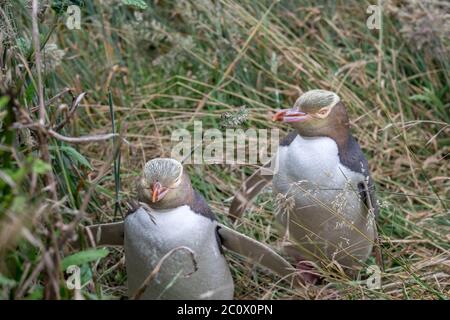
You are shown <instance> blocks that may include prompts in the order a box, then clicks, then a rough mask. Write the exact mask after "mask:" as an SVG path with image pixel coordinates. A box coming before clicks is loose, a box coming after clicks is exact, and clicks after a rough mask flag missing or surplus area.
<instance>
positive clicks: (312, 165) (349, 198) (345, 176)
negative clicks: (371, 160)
mask: <svg viewBox="0 0 450 320" xmlns="http://www.w3.org/2000/svg"><path fill="white" fill-rule="evenodd" d="M273 120H275V121H281V122H285V123H288V124H290V125H291V126H292V127H293V129H294V130H293V131H292V132H291V133H290V134H289V135H288V136H287V137H286V138H285V139H283V140H282V141H281V142H280V145H279V149H278V151H277V154H276V155H275V157H274V158H273V160H272V161H276V162H277V165H274V164H273V163H271V164H270V163H269V164H267V165H266V166H265V167H263V168H260V169H259V170H258V171H257V172H255V173H254V174H253V175H252V176H251V177H250V178H248V179H247V181H246V182H244V183H243V185H242V187H241V188H240V190H239V191H238V192H237V194H236V195H235V197H234V199H233V201H232V204H231V207H230V212H229V214H230V216H231V218H232V219H233V220H234V219H237V218H240V217H241V216H242V214H243V212H244V211H245V209H246V207H247V206H248V204H249V203H250V202H251V201H252V199H253V198H254V197H256V195H257V194H258V192H259V191H261V190H262V189H263V188H264V187H265V186H266V185H267V184H268V183H269V182H271V181H272V180H273V181H272V182H273V185H272V189H273V195H274V200H275V201H276V206H275V207H276V208H277V210H275V212H274V214H275V218H276V221H277V225H278V226H279V227H280V229H281V231H282V233H283V235H285V236H286V237H287V238H288V240H289V241H288V242H287V244H286V247H285V250H286V252H288V253H289V254H290V255H291V256H292V257H293V258H295V260H296V262H297V263H298V265H299V266H300V267H301V266H302V265H303V262H304V261H305V260H306V261H311V262H314V263H316V264H321V265H322V266H327V265H330V263H331V262H338V263H339V264H340V265H341V266H342V267H343V268H344V269H345V270H346V271H347V272H348V273H349V274H353V273H354V272H355V271H356V270H358V269H359V268H360V267H361V266H363V265H364V263H365V261H366V260H367V258H368V257H369V255H370V254H371V252H372V247H373V245H374V242H375V239H376V224H375V217H376V216H377V214H378V208H377V205H376V200H375V195H374V185H373V182H372V179H371V177H370V173H369V167H368V163H367V160H366V158H365V157H364V154H363V153H362V151H361V148H360V147H359V144H358V143H357V141H356V140H355V139H354V138H353V136H352V135H351V133H350V126H349V120H348V116H347V112H346V108H345V106H344V104H343V103H342V102H341V100H340V98H339V96H338V95H337V94H335V93H334V92H330V91H326V90H311V91H308V92H306V93H304V94H303V95H301V96H300V97H299V98H298V100H297V101H296V102H295V104H294V106H293V108H291V109H285V110H281V111H278V112H277V113H276V114H275V116H274V117H273ZM268 167H272V168H275V171H274V172H273V174H272V175H267V174H266V175H262V174H261V172H262V170H267V168H268Z"/></svg>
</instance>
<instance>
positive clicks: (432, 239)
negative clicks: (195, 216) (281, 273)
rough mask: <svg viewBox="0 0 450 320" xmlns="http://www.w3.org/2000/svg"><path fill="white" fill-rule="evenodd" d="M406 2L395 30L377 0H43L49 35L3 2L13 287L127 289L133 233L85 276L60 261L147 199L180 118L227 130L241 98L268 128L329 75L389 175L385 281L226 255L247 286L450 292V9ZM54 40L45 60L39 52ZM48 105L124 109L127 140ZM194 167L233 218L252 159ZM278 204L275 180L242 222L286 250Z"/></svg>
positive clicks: (8, 289)
mask: <svg viewBox="0 0 450 320" xmlns="http://www.w3.org/2000/svg"><path fill="white" fill-rule="evenodd" d="M44 2H45V1H44ZM54 2H55V3H59V2H58V1H54ZM75 2H76V1H75ZM404 2H405V1H404ZM406 2H407V3H409V4H408V5H407V6H403V7H402V8H403V9H400V8H401V7H400V5H401V1H389V2H387V3H386V5H385V6H384V8H383V19H382V31H381V32H380V31H379V30H369V29H368V28H367V27H366V24H365V23H366V19H367V17H368V14H367V13H366V9H367V6H368V5H369V3H368V2H367V3H364V2H360V1H337V2H336V3H331V2H329V1H319V2H317V1H307V0H305V1H287V0H286V1H279V2H271V1H258V2H253V1H234V0H219V1H214V2H210V1H206V0H202V1H179V2H178V1H177V2H175V1H173V2H159V1H156V2H151V3H150V2H148V6H147V7H146V9H138V8H136V7H133V6H127V5H117V4H119V3H121V1H120V0H108V1H103V2H102V3H103V4H102V3H101V2H99V1H85V5H84V6H83V7H82V10H81V15H82V21H81V30H69V29H68V28H67V27H66V26H65V24H64V22H65V17H64V16H62V15H60V14H58V13H57V12H55V11H54V10H52V9H51V8H47V9H46V10H45V12H42V13H41V14H38V27H39V33H38V37H34V38H33V32H32V30H33V28H32V18H31V13H30V12H31V11H30V9H29V8H30V6H29V5H28V4H27V1H14V2H13V3H11V2H5V1H0V5H1V12H0V14H3V16H2V19H1V21H4V22H1V23H0V25H1V26H2V28H1V32H0V34H1V39H2V41H1V43H2V45H1V46H0V57H1V58H0V64H1V73H0V74H1V76H0V119H1V122H0V132H1V135H0V164H1V166H0V198H1V201H0V297H1V298H3V299H42V298H61V299H72V298H81V297H82V298H85V299H118V298H120V297H122V296H124V295H125V294H126V287H125V286H126V274H125V267H124V259H123V252H122V250H121V249H110V250H109V254H108V255H107V256H106V257H105V258H102V259H100V258H99V257H97V256H95V254H94V255H93V258H92V259H89V261H90V262H86V261H85V260H83V259H81V260H80V261H81V262H80V264H81V265H82V282H83V283H87V285H85V286H84V287H83V289H82V290H80V291H70V290H68V289H67V288H66V286H65V283H64V273H63V271H62V268H61V267H60V265H61V261H63V259H65V258H67V257H71V255H72V254H74V253H76V252H77V250H75V249H74V248H73V247H72V246H71V245H70V239H71V237H73V236H74V233H76V231H77V230H78V229H79V226H80V225H81V224H91V223H99V222H107V221H113V220H114V219H116V220H117V219H120V217H119V216H120V214H115V212H116V211H117V210H116V208H115V204H116V201H117V199H119V200H120V199H126V198H127V197H133V195H134V190H133V182H134V180H135V179H136V177H137V176H138V174H139V172H140V170H141V168H142V166H143V164H144V163H145V162H146V161H147V160H149V159H151V158H154V157H158V156H162V155H164V156H168V155H170V150H171V147H172V146H173V142H171V140H170V137H171V132H172V131H173V130H175V129H178V128H187V129H188V130H192V128H193V121H194V120H201V121H202V122H203V128H220V123H221V115H222V114H223V113H225V112H237V111H238V110H239V108H240V106H242V105H245V106H246V108H247V110H248V111H249V118H248V121H246V122H245V123H244V124H243V126H242V128H244V129H245V128H250V127H256V128H268V127H271V126H273V125H274V124H273V123H272V122H270V120H269V119H270V118H269V115H270V114H271V113H272V112H273V111H274V110H276V109H277V108H281V107H286V106H290V105H292V104H293V102H294V101H295V99H296V98H297V97H298V96H299V94H301V93H302V92H304V91H307V90H309V89H314V88H322V89H330V90H333V91H335V92H337V93H338V94H339V95H340V97H341V99H342V100H343V101H344V102H345V104H346V106H347V108H348V112H349V115H350V118H351V125H352V132H353V134H354V136H355V137H356V138H357V140H358V141H359V143H360V144H361V146H362V148H363V150H364V153H365V154H366V156H367V157H368V159H369V164H370V169H371V172H372V177H373V178H374V180H375V182H376V185H377V196H378V199H379V201H380V204H381V213H380V217H379V220H378V226H379V232H380V235H381V241H382V246H383V252H384V260H385V272H384V273H383V276H382V289H381V290H370V289H368V288H367V286H365V281H364V280H361V281H359V282H358V281H352V280H350V279H347V278H343V277H339V276H337V275H336V274H327V275H326V281H325V284H328V285H326V286H325V287H323V286H322V287H311V288H309V289H308V290H293V289H290V288H289V287H288V286H286V284H284V283H282V282H279V281H278V280H279V279H278V278H277V277H276V276H274V275H272V274H270V273H268V272H265V271H264V270H261V269H259V268H257V267H254V266H252V265H251V264H249V263H247V262H246V261H243V260H242V259H240V258H239V257H237V256H234V255H232V254H228V255H227V256H228V258H229V261H230V265H231V269H232V273H233V276H234V279H235V285H236V294H235V297H236V298H237V299H304V298H306V299H316V298H317V299H327V298H336V297H337V298H340V299H445V298H448V295H449V289H450V254H449V250H450V246H449V243H450V238H449V234H450V232H449V231H450V229H449V227H450V224H449V221H450V214H449V209H448V206H449V199H450V197H449V191H450V184H449V180H450V178H449V167H450V166H449V162H448V154H449V150H450V139H449V132H450V129H449V120H450V119H449V115H450V112H449V111H450V110H449V106H450V99H449V98H450V96H449V91H450V90H449V84H450V82H449V70H450V69H449V60H448V53H449V41H448V40H449V39H448V33H447V34H446V33H445V32H446V31H445V30H446V28H447V27H448V25H445V24H441V25H439V26H438V27H437V28H434V29H433V28H431V30H432V32H431V33H425V32H424V30H425V31H426V30H428V29H426V28H427V26H428V25H427V24H426V23H428V24H430V23H431V25H432V21H440V20H439V18H440V16H433V15H439V14H445V13H447V14H448V12H449V10H450V8H449V7H448V5H446V4H444V3H441V4H432V3H431V2H432V1H429V2H422V4H420V5H419V4H416V5H414V4H413V2H412V1H406ZM430 3H431V4H430ZM435 3H436V2H435ZM436 8H438V9H439V10H438V9H436ZM436 12H437V13H436ZM427 17H428V20H427ZM4 18H5V19H4ZM418 21H422V22H423V21H425V22H423V23H422V24H420V25H419V24H418ZM430 21H431V22H430ZM415 23H416V24H415ZM420 31H423V32H420ZM447 31H448V29H447ZM418 37H419V40H420V41H422V42H423V41H424V42H425V45H423V46H422V47H421V48H417V47H416V46H415V44H417V43H419V42H418V41H417V39H418ZM420 37H422V38H420ZM32 39H33V40H38V41H39V42H40V47H41V49H42V50H37V51H36V46H33V45H32V41H31V40H32ZM427 41H428V42H427ZM34 43H36V42H34ZM49 44H56V45H57V49H59V50H63V51H64V57H63V58H62V59H61V60H60V61H59V59H58V56H60V55H61V54H62V52H60V51H55V50H53V51H51V50H50V48H49V47H47V50H46V49H45V46H46V45H47V46H48V45H49ZM53 49H54V48H53ZM39 55H40V56H41V57H40V58H41V59H42V60H43V61H44V63H43V70H42V71H41V72H39V71H38V70H37V69H38V68H36V67H35V66H36V58H37V56H39ZM39 73H40V74H41V78H42V79H41V80H39ZM41 86H42V92H40V87H41ZM65 88H70V91H67V90H65ZM83 92H86V93H87V94H86V96H85V97H84V98H83V99H81V101H79V104H76V98H77V97H78V96H79V95H81V94H82V93H83ZM60 93H62V94H61V95H60V96H57V95H58V94H60ZM110 95H111V99H109V97H110ZM55 96H56V98H55V99H52V100H51V98H52V97H55ZM46 102H48V103H47V104H45V103H46ZM41 104H45V111H46V112H45V118H44V119H43V120H44V122H45V124H57V123H60V122H61V121H65V120H64V119H65V117H67V119H68V121H67V123H66V124H65V125H64V126H63V127H62V128H60V130H58V131H57V133H59V134H60V135H63V136H65V137H85V136H90V137H91V138H92V136H95V135H96V136H97V137H98V135H100V134H108V133H111V132H113V128H112V123H113V125H114V124H115V126H114V127H115V130H116V132H118V133H120V134H121V136H122V138H124V139H125V140H126V142H122V143H121V144H118V141H122V139H118V138H117V137H116V138H115V140H116V143H113V142H112V139H101V140H100V141H92V139H89V138H88V139H87V140H85V141H76V142H77V143H73V141H67V139H65V140H64V139H62V138H61V137H59V136H55V135H51V134H50V133H49V132H48V131H46V129H43V127H42V126H39V125H34V126H33V125H31V124H36V123H38V122H37V121H38V120H39V119H42V117H41V116H40V114H39V110H40V108H39V106H40V105H41ZM72 107H73V109H72ZM70 110H73V111H74V112H73V114H72V115H70ZM112 113H113V114H114V115H115V121H114V122H112V119H111V116H110V115H111V114H112ZM68 115H70V116H68ZM27 117H29V118H27ZM40 117H41V118H40ZM27 119H28V120H27ZM27 121H28V122H27ZM14 123H16V125H15V126H13V124H14ZM25 123H28V125H24V124H25ZM19 124H20V125H19ZM279 128H280V129H281V130H282V131H283V132H286V131H287V129H288V128H286V127H285V126H279ZM103 138H105V137H103ZM109 138H110V137H109ZM119 150H120V153H119V152H118V151H119ZM118 155H120V156H118ZM187 169H188V171H189V173H190V176H191V178H192V181H193V184H194V187H195V188H196V189H197V190H198V191H200V192H201V193H202V194H203V195H204V196H205V197H206V199H207V200H208V201H209V203H210V205H211V206H212V208H213V209H214V211H215V212H216V214H217V215H218V217H219V219H220V220H221V221H223V222H226V217H225V214H226V213H227V210H228V206H229V204H230V199H231V197H232V196H233V193H234V191H235V190H236V188H237V187H238V186H239V185H240V182H241V181H242V180H243V179H244V178H245V177H246V176H248V175H250V174H251V173H252V172H253V170H254V168H252V167H250V166H242V165H201V166H199V165H198V166H191V165H190V166H188V167H187ZM118 170H120V172H119V171H118ZM119 173H120V186H121V190H120V194H116V187H117V186H118V183H119V181H118V178H119ZM122 210H123V211H126V208H125V207H124V206H123V204H122ZM272 211H273V203H272V201H271V197H270V195H269V192H268V191H267V192H264V193H263V194H262V195H261V196H260V197H259V198H258V200H257V202H256V204H255V205H254V206H253V207H252V208H251V210H250V211H249V212H248V213H247V215H246V218H245V219H244V221H243V223H242V224H240V225H239V226H238V230H239V231H241V232H243V233H245V234H247V235H249V236H252V237H254V238H255V239H258V240H261V241H263V242H265V243H268V244H270V245H272V246H273V247H274V248H279V242H280V239H279V238H278V237H277V236H276V234H277V233H276V231H275V228H274V226H273V222H274V221H273V218H272ZM116 213H117V212H116ZM91 254H92V253H91ZM102 254H103V253H102ZM366 277H367V275H362V279H365V278H366ZM66 278H67V276H66Z"/></svg>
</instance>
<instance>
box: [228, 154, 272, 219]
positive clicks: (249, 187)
mask: <svg viewBox="0 0 450 320" xmlns="http://www.w3.org/2000/svg"><path fill="white" fill-rule="evenodd" d="M270 167H271V161H269V162H268V163H266V164H265V165H264V166H262V167H261V168H259V169H258V170H256V171H255V172H254V173H253V174H252V175H251V176H250V177H249V178H248V179H247V180H245V181H244V183H242V185H241V187H240V188H239V190H238V191H237V192H236V193H235V194H234V198H233V201H232V202H231V205H230V210H229V211H228V216H229V217H230V219H231V221H232V222H235V221H236V220H237V219H240V218H241V216H242V215H243V213H244V211H245V209H247V207H248V205H249V204H250V203H252V201H253V199H254V198H255V197H256V196H257V195H258V194H259V193H260V192H261V190H262V189H264V187H266V186H267V185H268V184H269V183H270V182H271V181H272V177H273V176H272V175H271V174H267V170H270V169H269V168H270ZM265 170H266V172H265Z"/></svg>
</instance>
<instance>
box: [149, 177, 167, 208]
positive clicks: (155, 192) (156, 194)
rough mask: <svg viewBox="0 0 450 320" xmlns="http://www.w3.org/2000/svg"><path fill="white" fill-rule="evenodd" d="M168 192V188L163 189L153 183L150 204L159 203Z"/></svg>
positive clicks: (158, 184)
mask: <svg viewBox="0 0 450 320" xmlns="http://www.w3.org/2000/svg"><path fill="white" fill-rule="evenodd" d="M168 191H169V189H168V188H165V187H163V186H162V185H161V183H159V182H155V183H153V184H152V185H151V189H150V193H151V195H152V196H151V200H152V203H155V202H158V201H161V199H162V198H164V196H165V195H166V194H167V192H168Z"/></svg>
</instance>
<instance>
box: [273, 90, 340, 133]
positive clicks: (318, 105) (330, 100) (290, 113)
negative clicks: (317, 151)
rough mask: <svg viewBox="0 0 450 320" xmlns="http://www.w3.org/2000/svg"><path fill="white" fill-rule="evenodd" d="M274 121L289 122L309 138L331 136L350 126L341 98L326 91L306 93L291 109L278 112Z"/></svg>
mask: <svg viewBox="0 0 450 320" xmlns="http://www.w3.org/2000/svg"><path fill="white" fill-rule="evenodd" d="M273 120H274V121H281V122H287V123H289V124H290V125H292V126H293V127H294V128H295V129H296V130H297V131H298V133H300V135H302V136H307V137H316V136H330V135H332V133H333V131H335V130H338V129H345V130H347V129H348V126H349V122H348V116H347V111H346V110H345V107H344V105H343V104H342V102H341V101H340V98H339V96H338V95H337V94H336V93H334V92H331V91H326V90H310V91H308V92H305V93H304V94H302V95H301V96H300V97H299V98H298V99H297V101H296V102H295V104H294V106H293V107H292V108H291V109H284V110H280V111H278V112H277V113H276V114H275V115H274V117H273ZM338 131H343V130H338Z"/></svg>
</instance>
